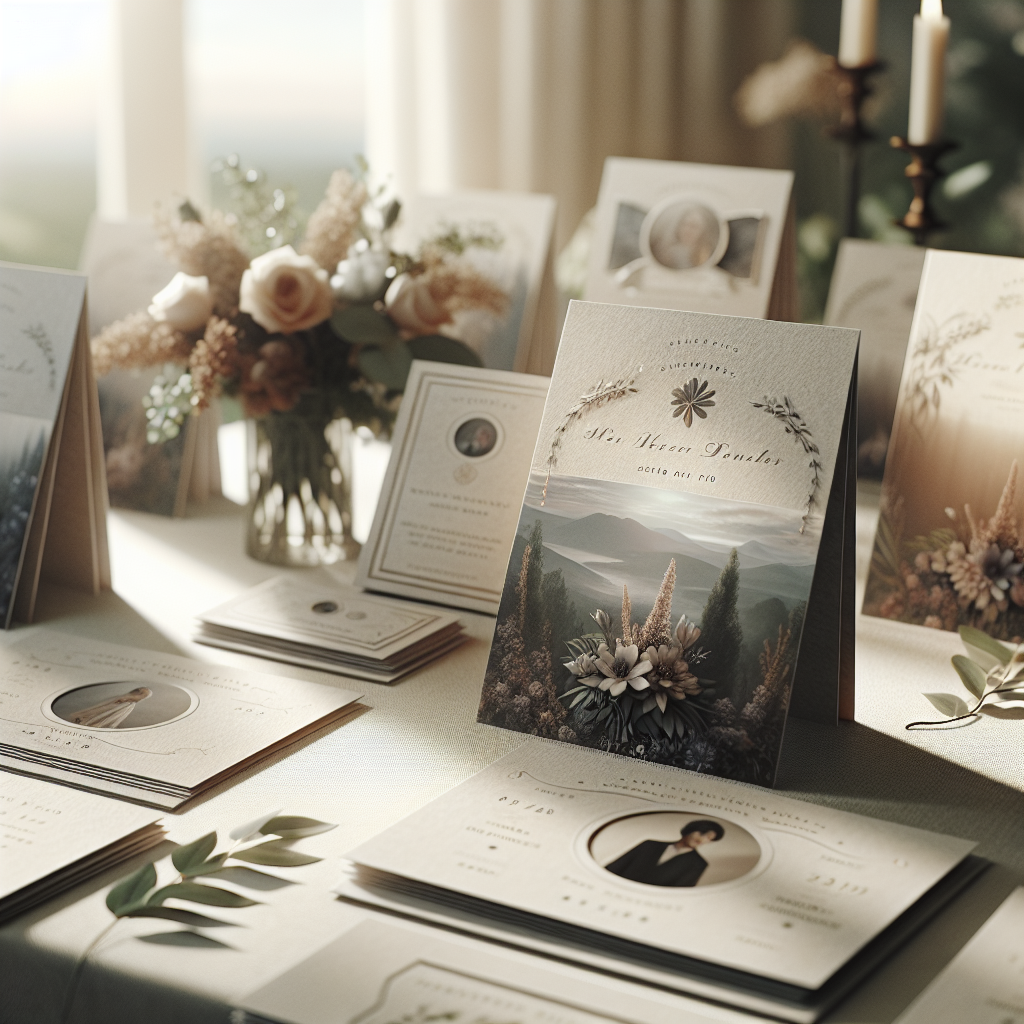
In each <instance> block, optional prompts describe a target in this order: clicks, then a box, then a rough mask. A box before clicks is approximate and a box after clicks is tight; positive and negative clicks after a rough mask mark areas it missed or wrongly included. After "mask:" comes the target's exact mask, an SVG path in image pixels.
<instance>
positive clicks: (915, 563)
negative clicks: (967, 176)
mask: <svg viewBox="0 0 1024 1024" xmlns="http://www.w3.org/2000/svg"><path fill="white" fill-rule="evenodd" d="M1022 346H1024V259H1016V258H1014V257H1011V256H983V255H980V254H977V253H959V252H945V251H941V250H930V251H929V252H928V254H927V256H926V258H925V263H924V272H923V274H922V277H921V288H920V292H919V294H918V300H917V307H916V310H915V313H914V324H913V328H912V330H911V335H910V343H909V346H908V348H907V358H906V363H905V365H904V368H903V380H902V383H901V385H900V397H899V404H898V406H897V409H896V419H895V424H894V427H893V434H892V441H891V443H890V445H889V454H888V458H887V461H886V467H885V477H884V480H883V483H882V514H881V517H880V519H879V523H878V532H877V534H876V538H875V548H874V553H873V555H872V559H871V567H870V571H869V574H868V581H867V589H866V592H865V596H864V613H865V614H867V615H878V616H881V617H883V618H889V619H896V620H899V621H901V622H910V623H914V624H917V625H924V626H929V627H932V628H935V629H947V630H956V629H957V628H958V627H960V626H964V625H967V626H974V627H976V628H978V629H983V630H985V631H986V632H987V633H989V634H991V635H992V636H994V637H997V638H999V639H1002V640H1016V639H1019V638H1020V637H1021V636H1022V635H1024V561H1022V543H1024V541H1022V530H1024V519H1022V503H1021V495H1022V480H1021V471H1022V470H1024V347H1022Z"/></svg>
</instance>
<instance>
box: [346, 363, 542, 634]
mask: <svg viewBox="0 0 1024 1024" xmlns="http://www.w3.org/2000/svg"><path fill="white" fill-rule="evenodd" d="M547 384H548V382H547V378H545V377H534V376H528V375H526V374H519V373H515V374H514V373H503V372H501V371H497V370H478V369H476V368H474V367H463V366H453V365H451V364H447V363H423V362H415V363H413V368H412V370H411V372H410V374H409V381H408V383H407V384H406V391H405V397H404V399H403V400H402V408H401V411H400V412H399V415H398V423H397V424H396V426H395V438H394V444H393V447H392V455H391V461H390V463H389V464H388V472H387V476H386V477H385V479H384V486H383V487H382V488H381V497H380V501H379V502H378V504H377V511H376V514H375V516H374V520H373V528H372V529H371V530H370V536H369V538H368V539H367V542H366V544H365V545H364V546H363V550H362V553H361V555H360V559H359V574H358V576H357V577H356V582H357V584H358V585H359V586H363V587H367V588H369V589H371V590H380V591H384V592H386V593H391V594H401V595H402V596H404V597H416V598H421V599H423V600H427V601H438V602H440V603H441V604H450V605H454V606H455V607H458V608H469V609H472V610H473V611H481V612H488V613H490V614H492V615H494V614H496V613H497V610H498V601H499V600H500V598H501V588H502V583H503V582H504V579H505V568H506V566H507V564H508V555H509V550H510V548H511V546H512V538H513V537H514V535H515V530H516V523H517V522H518V519H519V505H520V501H521V498H522V493H523V489H524V488H525V487H526V480H527V476H528V475H529V471H530V459H531V457H532V455H533V449H534V446H535V444H536V440H537V429H538V427H539V425H540V418H541V415H542V413H543V411H544V398H545V395H546V394H547Z"/></svg>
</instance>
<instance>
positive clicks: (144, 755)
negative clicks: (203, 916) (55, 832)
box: [0, 631, 359, 806]
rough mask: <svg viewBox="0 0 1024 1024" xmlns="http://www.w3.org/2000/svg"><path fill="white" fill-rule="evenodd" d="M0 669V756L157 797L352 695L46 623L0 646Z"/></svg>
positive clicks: (231, 766) (313, 721) (317, 720)
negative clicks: (87, 636)
mask: <svg viewBox="0 0 1024 1024" xmlns="http://www.w3.org/2000/svg"><path fill="white" fill-rule="evenodd" d="M0 675H2V677H3V680H4V692H3V693H2V694H0V764H2V765H4V766H7V767H15V768H17V769H18V770H19V771H25V772H31V773H34V774H42V775H45V776H46V777H49V778H57V779H60V780H62V781H68V782H73V783H74V784H76V785H82V786H86V787H88V788H94V789H99V790H103V791H107V792H113V793H115V794H117V795H128V794H127V793H126V791H125V787H128V788H129V789H131V788H132V787H136V788H137V792H135V793H134V794H133V795H135V797H136V799H144V800H147V801H153V802H157V803H159V804H160V805H161V806H177V804H179V803H181V802H182V801H183V800H185V799H187V797H188V796H189V795H191V794H192V793H193V792H196V791H198V790H200V789H202V788H203V787H204V786H205V785H207V784H210V783H211V782H212V781H213V780H215V779H218V778H219V777H221V776H223V775H225V774H227V773H229V772H231V771H232V770H235V769H237V768H239V767H240V766H241V765H243V764H245V763H249V762H251V761H252V760H254V759H255V758H256V757H257V756H258V755H260V754H261V753H269V752H270V750H272V749H276V747H278V746H280V745H281V744H282V743H284V742H285V741H287V740H288V739H289V737H294V736H295V735H296V734H300V733H301V732H302V731H303V730H308V729H309V728H311V727H313V726H315V725H317V724H319V725H325V724H327V723H328V722H330V721H331V720H333V719H334V718H337V717H338V715H339V713H340V712H341V711H342V709H343V708H345V707H346V706H347V705H349V704H351V703H352V702H353V701H355V700H356V699H357V698H358V696H359V695H358V694H356V693H351V692H349V691H346V690H338V689H334V688H333V687H328V686H323V685H321V684H319V683H310V682H305V681H303V680H299V679H288V678H285V677H283V676H270V675H259V674H256V673H250V672H242V671H239V670H236V669H231V668H227V667H221V666H217V665H208V664H203V663H202V662H197V661H190V660H188V659H186V658H176V657H172V656H170V655H164V654H156V653H154V652H150V651H141V650H135V649H133V648H128V647H117V646H116V645H111V644H106V643H97V642H94V641H89V640H83V639H80V638H78V637H70V636H65V635H64V634H61V633H53V632H49V631H39V632H35V633H33V634H32V635H31V636H29V637H26V638H25V639H24V640H22V641H21V642H19V643H17V644H13V645H10V646H7V647H3V648H0ZM168 801H169V802H168Z"/></svg>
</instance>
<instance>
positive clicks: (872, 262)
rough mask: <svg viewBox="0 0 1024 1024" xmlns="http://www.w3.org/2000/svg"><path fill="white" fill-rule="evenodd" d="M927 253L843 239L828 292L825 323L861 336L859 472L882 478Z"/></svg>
mask: <svg viewBox="0 0 1024 1024" xmlns="http://www.w3.org/2000/svg"><path fill="white" fill-rule="evenodd" d="M924 256H925V250H924V249H921V248H918V247H917V246H914V245H893V244H888V243H884V242H869V241H866V240H865V239H862V238H844V239H843V240H842V241H841V242H840V243H839V254H838V256H837V257H836V265H835V270H834V271H833V272H832V283H831V285H830V286H829V291H828V305H827V306H826V309H825V323H827V324H830V325H832V326H833V327H853V328H856V329H857V330H859V331H860V332H861V333H860V359H859V360H858V366H859V370H858V374H857V377H858V382H857V472H858V474H859V475H860V476H867V477H874V478H878V479H880V478H881V476H882V470H883V468H884V467H885V453H886V451H887V449H888V445H889V435H890V434H891V433H892V421H893V416H894V415H895V413H896V398H897V395H898V394H899V389H900V376H901V375H902V373H903V361H904V358H905V357H906V354H907V340H908V339H909V338H910V325H911V322H912V321H913V318H914V305H915V303H916V302H917V288H918V285H919V284H920V282H921V268H922V267H923V265H924Z"/></svg>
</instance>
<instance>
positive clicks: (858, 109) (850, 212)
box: [830, 61, 885, 238]
mask: <svg viewBox="0 0 1024 1024" xmlns="http://www.w3.org/2000/svg"><path fill="white" fill-rule="evenodd" d="M884 67H885V65H884V64H883V63H882V62H881V61H875V62H874V63H872V64H862V65H860V66H859V67H855V68H848V67H845V66H844V65H842V64H840V63H839V62H838V61H837V62H836V71H837V72H838V73H839V76H840V82H839V102H840V107H839V124H838V125H837V126H836V127H835V128H833V129H832V131H831V133H830V134H831V135H832V138H834V139H837V140H838V141H839V142H841V143H842V144H843V149H842V165H843V166H842V176H843V181H844V184H845V191H846V195H845V202H844V204H843V234H844V235H846V236H847V237H851V238H856V236H857V207H858V205H859V203H860V170H861V159H862V155H863V147H864V144H865V143H866V142H870V141H871V140H872V139H873V138H874V135H873V134H872V133H871V132H869V131H868V130H867V128H866V127H865V126H864V121H863V119H862V116H861V114H862V108H863V106H864V101H865V100H866V99H867V98H868V96H870V95H871V93H872V88H871V81H870V79H871V76H872V75H874V74H876V73H877V72H879V71H881V70H882V69H883V68H884Z"/></svg>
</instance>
